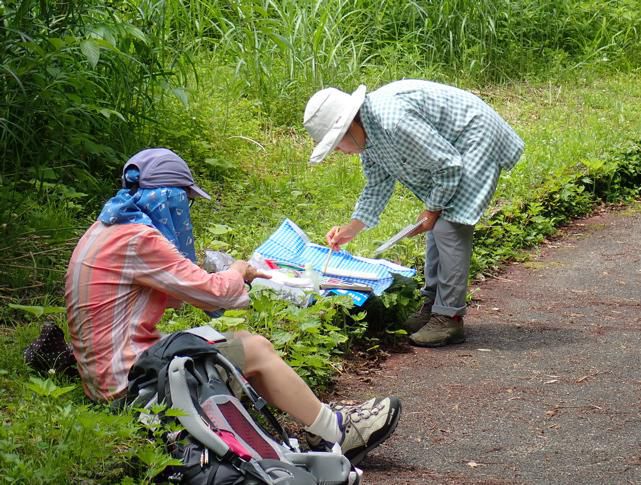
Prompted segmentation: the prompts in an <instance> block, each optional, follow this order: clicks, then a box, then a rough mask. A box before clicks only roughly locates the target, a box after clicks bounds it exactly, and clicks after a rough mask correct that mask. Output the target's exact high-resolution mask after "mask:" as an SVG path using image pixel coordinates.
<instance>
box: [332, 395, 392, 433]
mask: <svg viewBox="0 0 641 485" xmlns="http://www.w3.org/2000/svg"><path fill="white" fill-rule="evenodd" d="M362 406H363V405H362V404H361V405H358V406H353V407H350V406H337V407H335V408H334V410H336V411H339V412H344V413H345V417H346V418H347V422H346V423H345V428H347V426H348V425H349V424H350V423H358V422H360V421H361V419H362V420H367V419H369V418H371V417H372V415H373V416H376V415H378V413H379V412H380V411H381V410H382V409H383V407H384V404H383V402H382V401H380V402H378V403H376V404H375V405H374V406H372V407H371V408H369V409H363V407H362Z"/></svg>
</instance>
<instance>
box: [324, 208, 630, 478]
mask: <svg viewBox="0 0 641 485" xmlns="http://www.w3.org/2000/svg"><path fill="white" fill-rule="evenodd" d="M640 248H641V206H640V205H638V204H637V205H635V206H633V207H631V208H630V207H628V208H627V209H608V210H605V209H602V210H600V211H598V212H597V213H596V214H595V215H593V216H591V217H589V218H587V219H584V220H580V221H577V222H575V223H573V224H572V225H571V226H569V227H567V228H565V229H564V230H562V231H561V234H560V236H559V237H557V238H554V239H553V240H550V241H547V242H546V243H545V244H544V245H542V246H541V247H540V248H538V249H537V250H536V251H534V252H532V256H531V259H530V260H529V261H528V262H526V263H514V264H511V265H509V266H507V267H506V268H505V271H504V272H502V274H501V275H500V276H499V277H496V278H493V279H488V280H485V281H483V282H481V283H479V284H477V285H475V286H474V287H473V294H474V297H475V300H474V301H473V303H472V305H471V307H470V309H469V311H468V314H467V316H466V318H465V328H466V336H467V341H466V342H465V343H463V344H461V345H456V346H450V347H445V348H441V349H420V348H412V347H408V348H407V351H406V352H404V353H397V354H392V355H391V356H390V357H389V358H388V359H386V360H385V361H384V362H383V363H382V364H381V366H380V367H378V368H377V369H375V370H367V369H363V370H362V371H361V372H352V373H349V374H347V373H345V374H343V376H342V377H341V378H340V381H339V384H338V386H337V389H336V392H337V395H338V397H339V398H342V399H355V400H356V399H364V398H369V397H372V396H375V395H397V396H399V397H400V398H401V400H402V404H403V413H402V416H401V420H400V423H399V426H398V428H397V431H396V433H395V434H394V435H393V436H392V437H390V439H389V440H388V441H387V442H385V443H384V444H383V445H381V446H380V447H379V448H377V449H376V450H374V451H373V452H372V453H371V454H370V455H369V456H368V457H367V459H366V460H365V461H364V462H363V463H362V464H361V468H362V469H363V471H364V484H366V485H371V484H423V483H427V484H429V483H435V484H454V483H455V484H529V483H537V484H538V483H554V484H593V483H594V484H623V483H640V484H641V426H640V425H641V357H640V355H641V354H640V351H639V349H640V348H641V313H640V310H641V253H640Z"/></svg>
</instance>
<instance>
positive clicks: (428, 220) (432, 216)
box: [408, 210, 441, 237]
mask: <svg viewBox="0 0 641 485" xmlns="http://www.w3.org/2000/svg"><path fill="white" fill-rule="evenodd" d="M440 215H441V211H428V210H425V211H423V212H421V213H420V214H419V215H418V218H417V219H416V222H418V221H420V220H421V219H425V222H423V224H421V225H420V226H418V227H417V228H416V229H414V230H413V231H412V232H410V233H409V234H408V237H414V236H417V235H419V234H423V233H424V232H427V231H431V230H432V229H433V228H434V224H436V220H437V219H438V218H439V216H440Z"/></svg>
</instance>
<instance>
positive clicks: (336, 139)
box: [309, 84, 367, 165]
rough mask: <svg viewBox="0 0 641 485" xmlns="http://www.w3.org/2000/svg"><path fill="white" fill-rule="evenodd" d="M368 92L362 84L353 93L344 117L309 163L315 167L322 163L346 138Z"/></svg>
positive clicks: (316, 150) (324, 138)
mask: <svg viewBox="0 0 641 485" xmlns="http://www.w3.org/2000/svg"><path fill="white" fill-rule="evenodd" d="M366 92H367V87H366V86H365V85H364V84H361V85H360V86H359V87H358V88H357V89H356V91H354V92H353V93H352V97H351V103H350V105H349V106H348V107H347V108H346V109H345V112H344V113H343V115H341V116H340V117H339V118H338V120H336V123H334V126H332V127H331V128H330V130H329V131H328V132H327V133H326V134H325V136H324V137H323V139H322V140H321V141H319V142H318V144H317V145H316V146H315V147H314V150H313V151H312V154H311V156H310V157H309V163H311V164H314V165H315V164H317V163H320V162H322V161H323V160H324V159H325V157H326V156H327V155H329V154H330V153H331V152H332V151H334V149H335V148H336V147H337V146H338V144H339V143H340V142H341V140H342V139H343V137H344V136H345V133H347V130H348V129H349V127H350V125H351V124H352V121H354V117H355V116H356V113H358V110H359V109H361V105H362V104H363V101H365V93H366Z"/></svg>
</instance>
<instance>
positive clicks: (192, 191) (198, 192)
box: [189, 184, 211, 200]
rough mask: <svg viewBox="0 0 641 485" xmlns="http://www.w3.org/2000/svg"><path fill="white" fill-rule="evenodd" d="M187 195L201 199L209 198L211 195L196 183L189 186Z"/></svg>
mask: <svg viewBox="0 0 641 485" xmlns="http://www.w3.org/2000/svg"><path fill="white" fill-rule="evenodd" d="M189 195H191V196H192V197H194V198H195V197H202V198H203V199H207V200H211V195H209V194H208V193H207V192H205V191H204V190H203V189H201V188H200V187H198V186H197V185H196V184H194V185H192V186H191V187H189Z"/></svg>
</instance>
